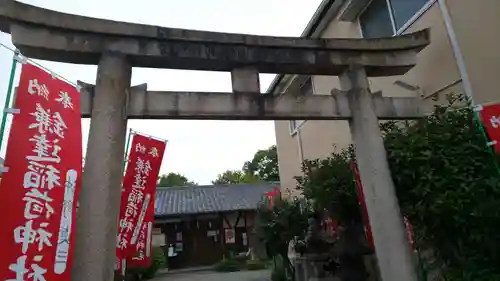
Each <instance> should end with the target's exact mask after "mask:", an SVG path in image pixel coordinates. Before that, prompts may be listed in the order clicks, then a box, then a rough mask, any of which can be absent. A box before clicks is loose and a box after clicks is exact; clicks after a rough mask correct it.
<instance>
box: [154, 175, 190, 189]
mask: <svg viewBox="0 0 500 281" xmlns="http://www.w3.org/2000/svg"><path fill="white" fill-rule="evenodd" d="M190 185H197V183H195V182H193V181H190V180H188V178H186V177H185V176H183V175H181V174H177V173H168V174H166V175H161V176H160V177H158V186H160V187H170V186H190Z"/></svg>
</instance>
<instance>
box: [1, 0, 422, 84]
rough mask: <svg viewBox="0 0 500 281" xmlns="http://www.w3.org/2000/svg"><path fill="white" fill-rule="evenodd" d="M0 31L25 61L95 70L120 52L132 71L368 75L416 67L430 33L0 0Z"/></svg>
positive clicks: (394, 72) (397, 71) (402, 70)
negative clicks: (320, 30)
mask: <svg viewBox="0 0 500 281" xmlns="http://www.w3.org/2000/svg"><path fill="white" fill-rule="evenodd" d="M0 30H2V31H4V32H8V33H10V34H11V35H12V40H13V42H14V44H15V45H16V47H18V48H19V49H20V50H21V52H22V53H23V54H24V55H27V56H29V57H32V58H39V59H45V60H52V61H61V62H69V63H79V64H97V63H98V61H99V58H100V56H101V54H102V53H104V52H106V51H116V52H120V53H123V54H126V55H127V56H128V57H129V59H130V61H131V63H132V66H137V67H154V68H173V69H192V70H214V71H231V70H233V69H235V68H241V67H246V66H250V67H253V68H256V70H258V71H259V72H261V73H292V74H317V75H339V74H340V73H341V72H342V71H343V70H344V69H345V67H346V66H347V64H352V63H355V64H359V65H363V66H364V67H365V69H366V71H367V74H368V75H369V76H389V75H399V74H403V73H405V72H406V71H408V70H409V69H410V68H411V67H413V66H414V65H415V53H416V52H418V51H420V50H421V49H422V48H424V47H425V46H427V45H428V44H429V32H428V30H423V31H419V32H415V33H412V34H408V35H404V36H399V37H393V38H382V39H305V38H299V37H272V36H256V35H246V34H231V33H220V32H207V31H197V30H185V29H176V28H166V27H159V26H152V25H143V24H134V23H127V22H117V21H111V20H104V19H96V18H90V17H83V16H77V15H71V14H65V13H60V12H56V11H52V10H47V9H43V8H39V7H35V6H31V5H27V4H24V3H20V2H17V1H13V0H0Z"/></svg>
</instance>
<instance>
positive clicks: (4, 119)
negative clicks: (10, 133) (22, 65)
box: [0, 50, 19, 150]
mask: <svg viewBox="0 0 500 281" xmlns="http://www.w3.org/2000/svg"><path fill="white" fill-rule="evenodd" d="M18 54H19V51H18V50H16V51H15V52H14V55H13V56H12V66H11V68H10V77H9V85H8V88H7V96H6V97H5V103H4V106H3V112H2V123H1V125H0V150H2V146H3V136H4V133H5V123H7V112H6V110H7V109H8V108H10V103H11V101H10V99H11V97H12V86H13V84H14V76H15V75H16V68H17V56H18Z"/></svg>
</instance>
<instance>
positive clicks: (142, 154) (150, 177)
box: [116, 134, 166, 270]
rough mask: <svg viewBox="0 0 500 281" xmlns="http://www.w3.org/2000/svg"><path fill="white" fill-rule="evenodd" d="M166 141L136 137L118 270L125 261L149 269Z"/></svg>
mask: <svg viewBox="0 0 500 281" xmlns="http://www.w3.org/2000/svg"><path fill="white" fill-rule="evenodd" d="M165 147H166V143H165V141H161V140H157V139H153V138H149V137H146V136H142V135H138V134H136V135H134V137H133V139H132V145H131V148H130V153H129V158H128V164H127V169H126V172H125V177H124V178H123V185H122V197H121V204H120V217H119V223H118V237H117V244H116V256H117V269H121V270H123V263H122V261H123V260H127V261H128V262H129V263H130V262H131V265H132V266H133V265H134V264H135V265H146V266H147V265H149V262H150V261H151V259H150V257H151V239H152V237H151V235H152V230H153V229H152V228H153V220H154V197H155V192H156V183H157V181H158V174H159V173H160V166H161V162H162V159H163V154H164V152H165Z"/></svg>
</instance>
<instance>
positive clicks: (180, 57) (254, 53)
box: [0, 0, 429, 281]
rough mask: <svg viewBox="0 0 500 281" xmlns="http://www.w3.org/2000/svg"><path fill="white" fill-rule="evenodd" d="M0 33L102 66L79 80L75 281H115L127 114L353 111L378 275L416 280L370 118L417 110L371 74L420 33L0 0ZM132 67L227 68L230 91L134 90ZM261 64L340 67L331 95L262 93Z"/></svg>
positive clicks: (411, 58)
mask: <svg viewBox="0 0 500 281" xmlns="http://www.w3.org/2000/svg"><path fill="white" fill-rule="evenodd" d="M0 30H1V31H3V32H8V33H10V34H11V35H12V41H13V43H14V45H15V46H16V47H17V48H18V49H19V50H20V51H21V53H22V54H23V55H26V56H28V57H31V58H37V59H44V60H52V61H59V62H67V63H77V64H94V65H98V69H97V82H96V85H95V86H93V85H87V84H86V85H83V84H82V85H83V89H84V90H83V91H81V99H82V105H81V111H82V117H91V124H90V133H89V140H88V149H87V156H86V160H87V161H86V164H85V173H84V175H83V187H82V191H81V195H80V198H79V202H80V209H79V212H78V218H77V228H78V232H77V234H76V250H75V262H74V266H73V271H72V274H73V280H74V281H88V280H95V281H109V280H112V278H113V267H114V260H115V244H116V233H117V217H118V212H119V205H120V183H121V180H122V160H123V149H124V145H125V135H126V126H127V119H131V118H132V119H133V118H138V119H143V118H144V119H216V120H237V119H245V120H297V119H306V120H349V122H350V128H351V133H352V136H353V142H354V144H355V147H356V158H357V162H358V165H359V170H360V174H361V179H362V181H363V188H364V192H365V198H366V205H367V209H368V213H369V217H370V224H371V227H372V231H373V236H374V241H375V247H376V255H377V259H378V264H379V267H380V271H381V274H382V278H383V280H384V281H414V280H416V277H415V273H414V269H413V265H412V258H411V254H410V249H409V246H408V243H407V239H406V236H405V231H404V226H403V220H402V217H401V214H400V209H399V205H398V201H397V198H396V195H395V191H394V184H393V182H392V179H391V175H390V171H389V166H388V163H387V159H386V151H385V149H384V145H383V141H382V138H381V135H380V130H379V126H378V120H384V119H385V120H394V119H413V118H417V117H419V116H421V112H419V105H418V102H417V99H413V98H388V97H382V96H381V95H380V94H372V93H371V92H370V89H369V84H368V77H379V76H391V75H400V74H404V73H406V72H407V71H408V70H409V69H411V68H412V67H413V66H414V65H415V64H416V54H417V53H418V52H419V51H420V50H421V49H423V48H425V46H427V45H428V44H429V33H428V31H427V30H424V31H419V32H416V33H412V34H408V35H404V36H400V37H393V38H383V39H375V40H368V39H304V38H295V37H271V36H254V35H243V34H228V33H218V32H206V31H195V30H183V29H174V28H165V27H159V26H150V25H141V24H132V23H126V22H116V21H110V20H102V19H95V18H89V17H82V16H76V15H70V14H64V13H59V12H55V11H51V10H46V9H42V8H38V7H35V6H30V5H27V4H23V3H20V2H15V1H13V0H0ZM132 67H154V68H172V69H192V70H211V71H228V72H231V80H232V85H233V92H232V93H200V92H158V91H147V86H146V85H140V86H136V87H130V78H131V72H132ZM259 73H286V74H307V75H332V76H334V75H336V76H339V77H340V85H341V89H340V90H333V91H332V95H328V96H323V95H311V96H297V95H293V94H287V95H279V97H278V96H275V95H270V94H261V92H260V88H259V77H258V74H259Z"/></svg>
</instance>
